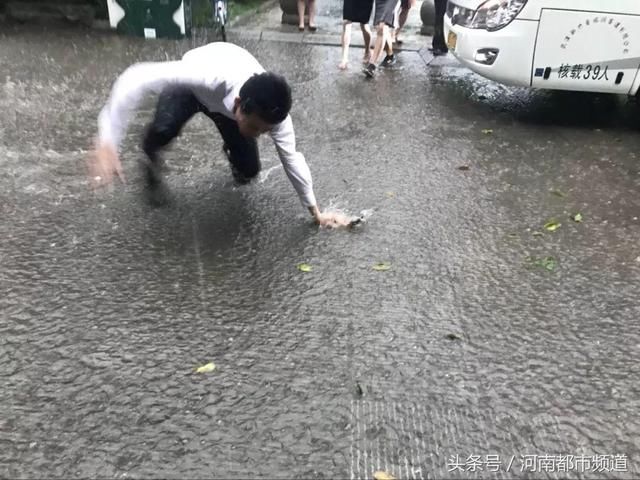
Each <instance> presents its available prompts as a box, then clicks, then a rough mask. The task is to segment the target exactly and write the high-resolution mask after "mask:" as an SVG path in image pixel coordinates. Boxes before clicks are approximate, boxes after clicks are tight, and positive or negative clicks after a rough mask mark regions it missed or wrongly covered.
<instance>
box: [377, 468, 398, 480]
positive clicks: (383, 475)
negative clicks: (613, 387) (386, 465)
mask: <svg viewBox="0 0 640 480" xmlns="http://www.w3.org/2000/svg"><path fill="white" fill-rule="evenodd" d="M373 478H374V479H375V480H396V478H395V477H394V476H393V475H391V474H390V473H387V472H383V471H382V470H378V471H377V472H375V473H374V474H373Z"/></svg>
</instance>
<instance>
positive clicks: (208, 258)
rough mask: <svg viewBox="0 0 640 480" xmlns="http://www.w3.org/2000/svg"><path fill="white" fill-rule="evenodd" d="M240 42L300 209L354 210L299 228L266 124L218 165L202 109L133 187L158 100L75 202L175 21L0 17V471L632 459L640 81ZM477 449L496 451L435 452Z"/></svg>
mask: <svg viewBox="0 0 640 480" xmlns="http://www.w3.org/2000/svg"><path fill="white" fill-rule="evenodd" d="M231 40H232V41H234V42H236V43H238V44H239V45H241V46H243V47H245V48H247V49H248V50H249V51H250V52H251V53H252V54H254V56H255V57H256V58H257V59H258V60H259V61H260V62H261V63H262V64H263V65H264V66H265V68H267V69H272V70H274V71H277V72H279V73H281V74H283V75H285V77H286V78H287V79H288V80H289V82H290V83H291V85H292V88H293V95H294V104H293V109H292V113H291V114H292V117H293V121H294V126H295V130H296V135H297V141H298V146H299V150H300V151H301V152H302V153H304V155H305V156H306V159H307V162H308V163H309V166H310V168H311V172H312V174H313V179H314V186H315V191H316V195H317V197H318V202H319V204H320V207H321V208H326V207H331V208H336V209H340V210H343V211H346V212H348V213H350V214H360V213H362V212H364V213H366V214H367V215H368V218H367V221H366V222H365V223H364V224H363V225H361V226H358V227H356V228H355V229H353V230H351V231H329V230H324V229H318V228H317V227H315V226H314V225H313V224H312V222H311V220H310V217H309V216H308V214H307V212H306V210H305V209H304V208H303V207H302V206H301V205H300V202H299V200H298V198H297V196H296V194H295V191H294V190H293V188H292V186H291V184H290V183H289V181H288V179H287V178H286V175H285V174H284V171H283V170H282V168H281V167H280V162H279V160H278V157H277V155H276V152H275V149H274V147H273V143H272V142H271V140H270V139H269V138H264V139H261V140H260V151H261V156H262V162H263V172H262V174H261V176H260V178H259V180H258V181H257V182H255V183H254V184H252V185H249V186H245V187H236V186H234V183H233V181H232V177H231V174H230V169H229V166H228V164H227V163H228V162H227V160H226V158H225V157H224V155H223V154H222V151H221V147H222V142H221V139H220V136H219V134H218V132H217V130H216V129H215V128H214V125H213V124H212V123H211V121H210V120H209V119H208V118H206V117H205V116H203V115H201V116H197V117H195V118H194V119H193V121H192V122H191V123H189V124H188V125H187V127H186V128H185V130H184V132H183V135H182V136H181V137H180V138H179V139H178V140H177V142H176V143H175V144H174V145H173V147H172V148H171V150H170V151H169V152H168V153H167V154H166V155H165V158H166V161H167V164H168V167H169V171H168V172H167V181H168V184H169V187H170V189H171V192H172V201H171V203H170V205H168V206H167V207H164V208H154V207H151V206H150V205H148V204H147V203H146V201H145V198H144V195H143V193H142V189H143V183H142V177H141V173H140V172H139V170H138V166H137V160H138V159H139V158H140V157H141V155H142V152H141V150H140V147H139V143H140V135H141V132H142V129H143V128H144V125H145V124H146V123H147V122H148V121H149V119H150V116H151V113H152V109H153V106H154V104H153V102H152V101H149V102H148V103H147V104H146V105H145V108H143V109H142V110H141V111H140V113H139V115H138V116H137V117H136V119H135V120H134V121H133V122H132V125H131V127H130V129H129V133H128V135H127V138H126V140H125V144H124V147H123V152H124V153H123V164H124V167H125V173H126V175H127V183H126V185H121V184H118V183H116V185H115V188H113V189H112V190H111V191H107V192H101V193H98V194H94V193H93V192H91V191H90V189H89V188H88V185H87V181H86V176H85V158H86V155H87V154H88V152H89V150H90V148H91V141H92V138H93V137H94V135H95V134H96V131H97V115H98V113H99V110H100V108H101V107H102V105H103V104H104V102H105V101H106V99H107V97H108V94H109V91H110V88H111V86H112V84H113V82H114V81H115V79H116V77H117V76H118V75H119V74H120V73H121V72H122V71H123V70H124V69H125V68H126V67H127V66H129V65H130V64H132V63H134V62H137V61H143V60H144V61H148V60H166V59H176V58H179V57H180V56H181V55H182V54H183V53H184V52H186V51H187V50H188V49H190V48H192V47H194V46H196V45H194V43H195V41H183V42H172V41H164V40H158V41H154V42H150V41H145V40H143V39H137V38H128V37H122V36H117V35H115V34H111V33H105V32H101V31H97V30H96V31H94V30H82V29H72V28H69V29H54V28H50V29H42V28H38V27H28V26H21V27H15V26H11V27H7V28H3V29H2V30H0V110H1V111H2V112H3V114H2V116H0V166H1V167H2V172H3V175H2V176H1V177H0V214H1V216H2V222H0V238H1V239H2V240H1V242H0V265H1V268H0V291H1V292H2V294H1V295H0V313H1V316H0V407H1V408H0V411H1V412H2V413H0V446H1V447H2V448H0V476H2V477H12V478H13V477H20V478H33V477H43V476H47V477H51V478H58V477H64V478H69V477H75V478H78V477H82V478H85V477H100V478H123V477H137V478H159V477H162V478H230V477H232V478H248V477H250V478H294V477H295V478H352V479H353V478H372V477H373V473H374V471H376V470H385V471H387V472H389V473H392V474H393V475H394V476H395V477H396V478H403V479H404V478H415V479H426V478H461V477H462V478H514V477H516V478H560V477H562V478H565V477H568V478H628V479H631V478H637V477H638V476H640V416H639V415H638V413H639V412H640V390H639V385H640V362H639V361H638V360H639V358H640V329H639V328H638V318H640V302H639V300H638V290H639V288H640V247H639V246H638V238H639V237H640V220H639V217H640V196H639V195H638V192H639V190H640V173H639V172H640V164H639V163H638V153H637V152H638V147H639V139H640V137H639V132H638V130H639V128H640V108H639V107H638V106H636V105H635V103H634V101H633V100H627V99H625V98H622V99H621V98H617V97H607V96H599V95H586V94H575V93H574V94H571V93H560V92H534V91H529V90H524V89H515V88H509V87H503V86H499V85H497V84H494V83H491V82H490V81H488V80H484V79H482V78H480V77H478V76H476V75H475V74H472V73H471V72H469V71H468V70H465V69H463V68H462V67H461V66H460V65H459V64H458V63H457V62H456V61H455V60H454V59H453V58H452V57H449V58H445V59H437V60H434V61H433V62H431V63H430V64H429V65H427V63H429V62H430V60H431V59H430V58H428V54H427V53H425V52H424V51H422V50H421V51H419V52H416V51H406V52H401V53H400V54H399V59H398V63H397V65H396V66H395V68H393V69H391V70H389V71H382V72H380V75H378V77H377V78H376V79H375V80H374V81H366V80H365V79H364V78H363V75H362V74H361V73H360V71H359V69H358V68H355V67H354V68H352V69H351V70H349V71H347V72H340V71H339V70H338V69H337V67H336V66H337V64H338V62H339V59H340V51H339V49H338V48H336V47H333V46H327V45H314V44H311V43H300V42H289V41H275V40H259V39H256V38H254V36H251V35H248V34H247V35H245V36H242V35H240V34H236V35H235V36H234V37H232V38H231ZM359 55H360V52H359V51H356V50H355V49H354V52H352V58H353V59H354V60H355V59H357V58H358V56H359ZM354 63H356V64H357V62H354ZM578 213H579V214H580V215H581V216H582V221H581V222H576V221H574V220H572V219H571V218H570V217H572V216H574V218H575V215H576V214H578ZM578 218H579V217H578ZM549 223H558V224H560V227H558V228H557V230H556V231H553V232H551V231H548V230H547V229H545V228H544V226H545V224H549ZM300 263H306V264H308V265H310V266H311V267H312V271H310V272H302V271H300V270H299V269H298V268H297V265H299V264H300ZM379 264H384V266H385V267H384V268H383V269H375V268H374V267H375V266H376V265H379ZM209 362H213V363H214V364H215V366H216V368H215V370H214V371H212V372H209V373H196V372H195V369H196V368H197V367H199V366H201V365H204V364H207V363H209ZM472 455H474V456H481V457H483V458H485V459H486V457H487V455H493V456H495V455H497V456H499V458H500V468H499V471H497V472H496V471H489V470H488V469H487V468H486V466H485V469H484V470H483V471H475V472H474V471H465V472H460V471H459V470H458V471H456V470H455V469H454V468H452V462H453V458H455V457H456V456H458V457H459V459H460V460H461V461H463V462H466V460H467V459H468V458H469V456H472ZM532 455H537V456H543V455H554V456H558V455H565V456H567V455H573V456H576V457H578V456H580V455H584V456H590V457H591V456H594V455H607V456H611V457H612V458H613V457H616V456H618V461H619V462H620V463H619V464H618V466H619V467H620V469H619V470H617V471H613V470H612V471H608V472H606V471H605V472H602V471H601V472H599V473H594V471H591V470H584V471H583V472H580V471H579V469H578V468H575V469H574V470H572V471H570V472H568V473H559V472H558V471H555V472H551V473H550V472H548V471H547V472H535V471H534V472H532V471H531V470H526V468H525V467H526V465H525V463H524V458H523V457H526V456H532ZM623 456H624V462H625V466H626V468H625V469H622V457H623ZM510 461H511V465H509V463H510ZM508 466H509V468H507V467H508Z"/></svg>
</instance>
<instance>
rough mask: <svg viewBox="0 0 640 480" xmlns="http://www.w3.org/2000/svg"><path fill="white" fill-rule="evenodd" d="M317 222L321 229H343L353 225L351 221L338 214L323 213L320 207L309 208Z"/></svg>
mask: <svg viewBox="0 0 640 480" xmlns="http://www.w3.org/2000/svg"><path fill="white" fill-rule="evenodd" d="M309 211H310V212H311V214H312V215H313V219H314V220H315V222H316V223H317V224H318V225H320V226H321V227H327V228H342V227H348V226H350V225H351V219H349V218H347V217H346V216H345V215H342V214H341V213H338V212H324V213H323V212H321V211H320V210H318V207H309Z"/></svg>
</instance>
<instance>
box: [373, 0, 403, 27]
mask: <svg viewBox="0 0 640 480" xmlns="http://www.w3.org/2000/svg"><path fill="white" fill-rule="evenodd" d="M375 2H376V13H375V15H374V16H373V25H374V26H376V25H378V24H379V23H386V24H387V25H388V26H389V27H391V28H394V27H395V24H394V21H395V13H396V6H397V5H398V0H375Z"/></svg>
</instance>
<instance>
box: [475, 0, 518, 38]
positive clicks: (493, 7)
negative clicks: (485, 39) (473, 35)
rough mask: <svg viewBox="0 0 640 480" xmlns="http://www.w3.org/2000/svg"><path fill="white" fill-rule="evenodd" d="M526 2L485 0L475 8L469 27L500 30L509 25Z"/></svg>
mask: <svg viewBox="0 0 640 480" xmlns="http://www.w3.org/2000/svg"><path fill="white" fill-rule="evenodd" d="M526 4H527V0H487V1H486V2H484V3H483V4H482V5H480V7H479V8H478V10H476V14H475V15H474V16H473V20H471V23H470V24H469V28H482V29H484V30H488V31H494V30H500V29H501V28H504V27H506V26H507V25H509V24H510V23H511V22H512V21H513V19H514V18H516V16H517V15H518V14H519V13H520V11H521V10H522V9H523V8H524V6H525V5H526Z"/></svg>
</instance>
